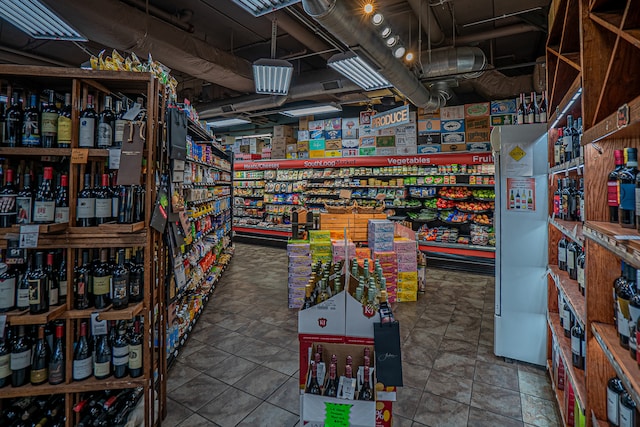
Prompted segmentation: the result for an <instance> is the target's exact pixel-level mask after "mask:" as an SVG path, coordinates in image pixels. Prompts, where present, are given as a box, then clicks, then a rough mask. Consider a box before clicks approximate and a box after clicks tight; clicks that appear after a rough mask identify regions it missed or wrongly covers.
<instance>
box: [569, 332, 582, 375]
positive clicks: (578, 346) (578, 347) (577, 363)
mask: <svg viewBox="0 0 640 427" xmlns="http://www.w3.org/2000/svg"><path fill="white" fill-rule="evenodd" d="M582 339H583V331H582V328H581V327H580V324H578V322H576V324H575V325H574V326H573V328H571V362H572V364H573V366H574V367H576V368H578V369H584V353H583V345H582Z"/></svg>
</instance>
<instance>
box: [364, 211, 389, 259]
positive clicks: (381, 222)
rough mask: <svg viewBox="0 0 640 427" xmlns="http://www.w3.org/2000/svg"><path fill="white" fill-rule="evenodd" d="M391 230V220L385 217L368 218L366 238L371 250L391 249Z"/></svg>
mask: <svg viewBox="0 0 640 427" xmlns="http://www.w3.org/2000/svg"><path fill="white" fill-rule="evenodd" d="M393 230H394V225H393V222H391V221H389V220H387V219H370V220H369V225H368V238H369V249H370V250H371V252H373V253H375V252H391V251H393Z"/></svg>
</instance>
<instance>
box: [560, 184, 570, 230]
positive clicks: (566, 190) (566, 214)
mask: <svg viewBox="0 0 640 427" xmlns="http://www.w3.org/2000/svg"><path fill="white" fill-rule="evenodd" d="M562 181H563V182H562V194H561V195H560V200H561V204H562V207H561V209H562V210H561V216H560V218H561V219H563V220H565V221H571V210H570V209H569V200H570V199H571V188H570V185H569V182H570V180H569V179H568V178H564V179H563V180H562Z"/></svg>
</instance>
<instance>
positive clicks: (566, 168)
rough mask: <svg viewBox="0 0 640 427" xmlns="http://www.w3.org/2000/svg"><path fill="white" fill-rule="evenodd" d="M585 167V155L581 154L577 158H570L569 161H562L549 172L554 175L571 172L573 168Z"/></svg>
mask: <svg viewBox="0 0 640 427" xmlns="http://www.w3.org/2000/svg"><path fill="white" fill-rule="evenodd" d="M581 168H584V157H582V156H580V157H578V158H577V159H572V160H569V161H568V162H564V163H561V164H559V165H557V166H553V167H552V168H550V169H549V173H550V174H552V175H555V174H560V173H569V172H570V171H572V170H578V169H581Z"/></svg>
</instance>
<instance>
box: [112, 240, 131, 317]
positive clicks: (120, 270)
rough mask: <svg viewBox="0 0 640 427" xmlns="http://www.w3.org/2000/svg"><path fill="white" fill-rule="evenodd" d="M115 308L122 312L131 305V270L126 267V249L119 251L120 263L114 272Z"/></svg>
mask: <svg viewBox="0 0 640 427" xmlns="http://www.w3.org/2000/svg"><path fill="white" fill-rule="evenodd" d="M112 284H113V302H112V303H113V308H114V309H115V310H120V309H123V308H127V306H128V305H129V270H127V268H126V267H125V265H124V249H120V250H119V251H118V263H117V265H116V268H115V269H114V270H113V275H112Z"/></svg>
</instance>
